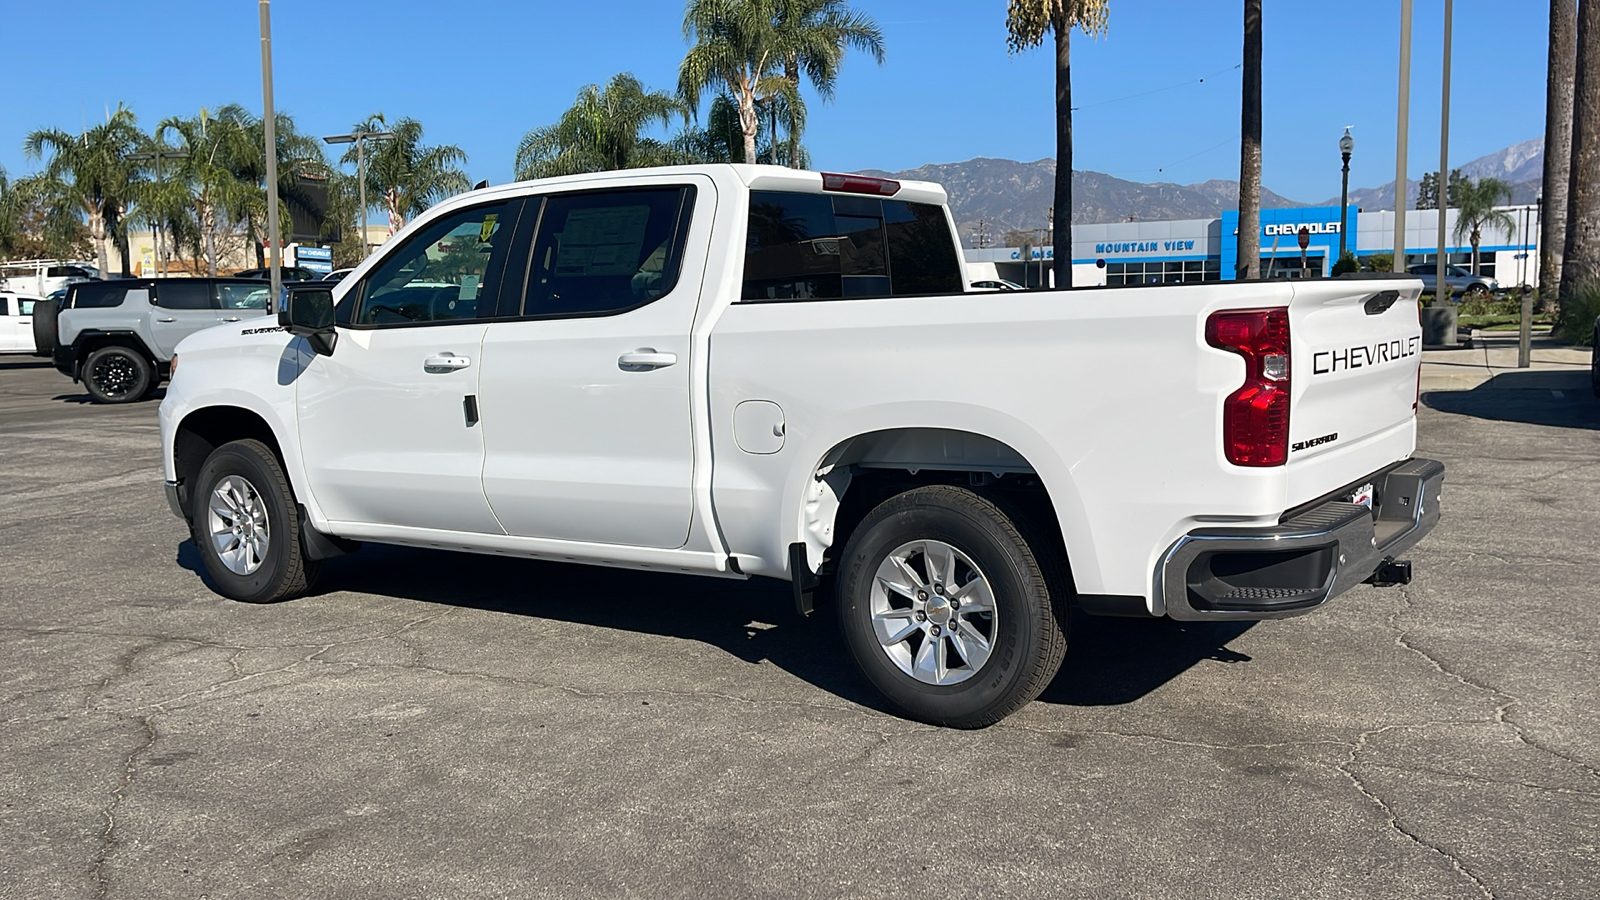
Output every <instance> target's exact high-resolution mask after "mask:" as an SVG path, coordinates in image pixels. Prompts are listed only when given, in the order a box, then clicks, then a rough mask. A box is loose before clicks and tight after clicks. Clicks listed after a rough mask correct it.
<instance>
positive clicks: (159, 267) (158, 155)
mask: <svg viewBox="0 0 1600 900" xmlns="http://www.w3.org/2000/svg"><path fill="white" fill-rule="evenodd" d="M188 158H189V152H188V151H187V150H167V149H165V148H157V149H155V150H151V151H149V152H148V153H129V154H128V159H153V160H155V162H156V185H157V186H158V187H159V186H160V185H161V184H162V183H163V182H162V178H161V161H162V160H163V159H188ZM152 224H153V229H152V230H154V231H155V235H156V274H157V275H165V274H166V273H167V271H166V269H167V267H166V258H165V256H164V255H163V254H162V252H161V250H162V248H161V219H160V218H157V219H156V220H155V222H154V223H152Z"/></svg>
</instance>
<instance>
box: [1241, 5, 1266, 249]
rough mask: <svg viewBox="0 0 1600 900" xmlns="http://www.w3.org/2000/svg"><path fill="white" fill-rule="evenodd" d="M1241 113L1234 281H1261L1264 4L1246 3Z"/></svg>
mask: <svg viewBox="0 0 1600 900" xmlns="http://www.w3.org/2000/svg"><path fill="white" fill-rule="evenodd" d="M1242 93H1243V97H1242V99H1241V101H1240V104H1241V105H1240V109H1239V261H1238V262H1237V263H1236V264H1235V271H1234V277H1235V278H1238V277H1240V276H1243V277H1245V278H1259V277H1261V0H1244V87H1243V90H1242Z"/></svg>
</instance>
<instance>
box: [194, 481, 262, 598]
mask: <svg viewBox="0 0 1600 900" xmlns="http://www.w3.org/2000/svg"><path fill="white" fill-rule="evenodd" d="M207 510H208V514H207V516H206V519H207V529H206V530H207V531H208V532H209V533H210V535H211V546H212V549H214V550H216V552H217V558H218V559H220V560H222V564H223V565H224V566H227V567H228V571H230V572H232V573H234V574H235V575H251V574H254V573H255V571H256V570H257V569H259V568H261V564H262V562H263V561H265V559H266V556H267V550H268V548H269V547H270V546H271V541H272V523H271V521H269V520H268V518H267V506H266V503H265V502H263V501H262V498H261V494H260V492H258V491H257V490H256V488H255V485H253V484H251V483H250V482H249V481H247V480H245V479H244V478H241V477H239V476H238V475H229V476H227V477H226V478H223V479H222V480H221V481H218V482H217V484H216V487H214V488H212V491H211V501H210V503H208V504H207Z"/></svg>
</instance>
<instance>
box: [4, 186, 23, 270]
mask: <svg viewBox="0 0 1600 900" xmlns="http://www.w3.org/2000/svg"><path fill="white" fill-rule="evenodd" d="M21 240H22V203H21V196H20V195H19V194H18V191H17V189H16V188H15V187H12V185H11V179H10V178H9V177H7V176H6V170H5V167H4V166H0V256H7V255H9V254H11V253H12V252H14V251H15V250H16V247H17V244H19V243H20V242H21Z"/></svg>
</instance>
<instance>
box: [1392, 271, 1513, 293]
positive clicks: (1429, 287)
mask: <svg viewBox="0 0 1600 900" xmlns="http://www.w3.org/2000/svg"><path fill="white" fill-rule="evenodd" d="M1406 271H1407V272H1409V273H1410V274H1411V275H1414V276H1415V277H1417V278H1420V279H1422V289H1423V291H1433V290H1434V283H1435V281H1436V280H1437V279H1438V277H1439V269H1438V267H1437V266H1434V265H1433V264H1431V263H1430V264H1427V265H1420V266H1411V267H1409V268H1408V269H1407V270H1406ZM1444 283H1445V284H1446V285H1449V287H1450V294H1451V296H1455V295H1456V294H1460V295H1461V298H1462V299H1463V300H1465V299H1469V298H1470V299H1485V298H1488V297H1489V296H1491V295H1493V294H1498V293H1500V283H1499V282H1497V281H1495V280H1494V279H1493V278H1490V277H1488V276H1487V275H1474V274H1472V271H1471V270H1470V269H1463V268H1462V267H1460V266H1446V267H1445V270H1444Z"/></svg>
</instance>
